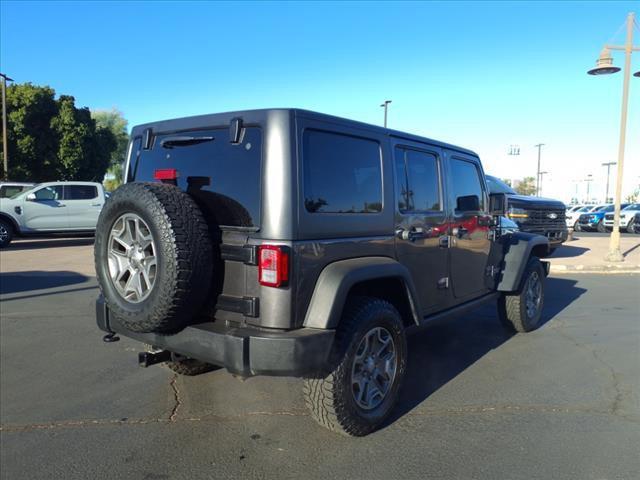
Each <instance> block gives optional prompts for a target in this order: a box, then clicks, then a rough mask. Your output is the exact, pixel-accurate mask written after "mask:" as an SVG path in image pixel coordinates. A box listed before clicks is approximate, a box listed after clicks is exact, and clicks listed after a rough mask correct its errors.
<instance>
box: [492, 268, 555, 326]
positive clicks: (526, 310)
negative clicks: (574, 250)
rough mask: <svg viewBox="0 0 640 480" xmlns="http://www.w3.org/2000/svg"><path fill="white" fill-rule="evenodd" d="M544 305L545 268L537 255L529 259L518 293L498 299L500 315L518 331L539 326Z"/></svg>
mask: <svg viewBox="0 0 640 480" xmlns="http://www.w3.org/2000/svg"><path fill="white" fill-rule="evenodd" d="M543 306H544V268H543V267H542V264H541V263H540V260H539V259H538V258H536V257H532V258H530V259H529V262H528V263H527V267H526V269H525V271H524V273H523V275H522V286H521V287H520V290H519V291H518V292H517V293H514V294H510V295H503V296H502V297H500V300H498V315H499V317H500V320H501V321H502V323H503V324H505V325H506V326H507V327H508V328H510V329H513V330H515V331H516V332H530V331H531V330H535V329H536V328H538V326H539V324H540V319H541V317H542V308H543Z"/></svg>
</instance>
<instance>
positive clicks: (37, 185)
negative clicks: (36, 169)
mask: <svg viewBox="0 0 640 480" xmlns="http://www.w3.org/2000/svg"><path fill="white" fill-rule="evenodd" d="M40 185H42V184H41V183H38V184H36V185H33V186H32V187H28V186H27V187H24V189H23V190H21V191H20V192H16V193H14V194H13V195H11V196H10V197H9V198H10V199H13V198H18V197H19V196H20V195H22V194H25V195H26V194H27V193H29V192H30V191H32V190H35V189H36V188H38V187H39V186H40Z"/></svg>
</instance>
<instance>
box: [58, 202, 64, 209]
mask: <svg viewBox="0 0 640 480" xmlns="http://www.w3.org/2000/svg"><path fill="white" fill-rule="evenodd" d="M62 207H66V205H64V204H62V203H61V204H59V205H58V208H62Z"/></svg>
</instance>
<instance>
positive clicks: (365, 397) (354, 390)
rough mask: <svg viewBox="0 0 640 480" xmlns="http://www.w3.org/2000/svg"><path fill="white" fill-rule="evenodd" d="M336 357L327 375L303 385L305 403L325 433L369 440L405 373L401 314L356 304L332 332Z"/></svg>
mask: <svg viewBox="0 0 640 480" xmlns="http://www.w3.org/2000/svg"><path fill="white" fill-rule="evenodd" d="M334 354H335V355H334V365H332V366H331V368H332V369H331V371H329V372H328V373H326V374H322V375H319V376H318V377H317V378H309V379H305V381H304V389H303V393H304V397H305V403H306V404H307V407H308V408H309V410H310V411H311V414H312V416H313V418H314V419H315V420H316V421H317V422H318V423H319V424H320V425H322V426H324V427H326V428H328V429H329V430H332V431H335V432H339V433H342V434H344V435H350V436H363V435H367V434H368V433H371V432H372V431H374V430H375V429H376V428H378V427H379V426H380V424H381V423H382V422H383V421H384V420H385V419H386V418H387V416H388V415H389V413H390V412H391V410H392V408H393V406H394V405H395V403H396V400H397V397H398V392H399V389H400V385H401V383H402V378H403V377H404V373H405V370H406V363H407V344H406V339H405V336H404V328H403V324H402V319H401V318H400V314H399V313H398V311H397V310H396V309H395V307H394V306H393V305H391V304H390V303H388V302H386V301H384V300H379V299H375V298H370V297H358V298H354V299H353V300H352V301H350V302H349V303H348V305H347V307H346V309H345V314H344V316H343V318H342V321H341V323H340V326H339V327H338V331H337V332H336V340H335V344H334Z"/></svg>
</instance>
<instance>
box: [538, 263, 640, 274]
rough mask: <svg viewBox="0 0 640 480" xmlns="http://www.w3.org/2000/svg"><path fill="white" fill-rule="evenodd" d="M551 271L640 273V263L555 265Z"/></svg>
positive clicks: (552, 265)
mask: <svg viewBox="0 0 640 480" xmlns="http://www.w3.org/2000/svg"><path fill="white" fill-rule="evenodd" d="M550 272H551V273H640V265H614V264H606V265H554V264H551V269H550Z"/></svg>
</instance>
